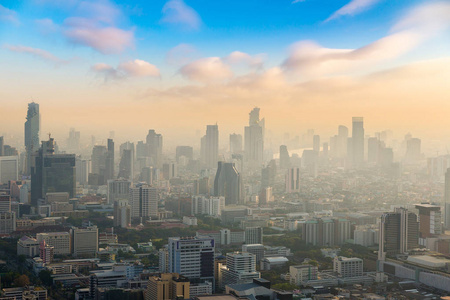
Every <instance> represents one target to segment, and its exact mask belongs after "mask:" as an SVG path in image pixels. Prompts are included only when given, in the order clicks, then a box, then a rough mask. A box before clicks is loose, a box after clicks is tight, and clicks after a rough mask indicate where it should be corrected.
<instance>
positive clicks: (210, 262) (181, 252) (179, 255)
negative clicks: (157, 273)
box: [168, 237, 214, 283]
mask: <svg viewBox="0 0 450 300" xmlns="http://www.w3.org/2000/svg"><path fill="white" fill-rule="evenodd" d="M168 246H169V248H168V252H169V272H170V273H178V274H180V275H183V276H186V277H188V278H189V279H190V280H191V281H196V280H200V281H206V280H208V281H210V282H212V283H214V239H213V238H210V237H206V238H199V237H184V238H183V237H181V238H180V237H170V238H169V243H168Z"/></svg>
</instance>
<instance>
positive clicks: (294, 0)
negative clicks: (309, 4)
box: [291, 0, 306, 4]
mask: <svg viewBox="0 0 450 300" xmlns="http://www.w3.org/2000/svg"><path fill="white" fill-rule="evenodd" d="M305 1H306V0H292V2H291V4H295V3H300V2H305Z"/></svg>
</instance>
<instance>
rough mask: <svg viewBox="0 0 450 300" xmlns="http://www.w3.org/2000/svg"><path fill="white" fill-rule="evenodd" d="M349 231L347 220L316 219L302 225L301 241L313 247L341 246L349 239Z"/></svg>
mask: <svg viewBox="0 0 450 300" xmlns="http://www.w3.org/2000/svg"><path fill="white" fill-rule="evenodd" d="M350 230H351V228H350V221H349V220H347V219H329V218H316V219H314V220H308V221H306V222H304V223H303V224H302V234H303V239H304V240H305V242H306V243H307V244H312V245H314V246H317V245H318V246H328V247H332V246H335V245H342V244H344V243H345V242H346V241H347V240H348V239H350Z"/></svg>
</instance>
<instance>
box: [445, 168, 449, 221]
mask: <svg viewBox="0 0 450 300" xmlns="http://www.w3.org/2000/svg"><path fill="white" fill-rule="evenodd" d="M444 212H445V214H444V218H445V219H444V227H445V229H450V168H448V169H447V172H445V185H444Z"/></svg>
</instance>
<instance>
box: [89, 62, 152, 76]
mask: <svg viewBox="0 0 450 300" xmlns="http://www.w3.org/2000/svg"><path fill="white" fill-rule="evenodd" d="M91 70H92V71H94V72H95V73H97V74H100V75H102V76H104V78H105V81H108V80H117V79H126V78H130V77H159V76H160V72H159V69H158V68H157V67H156V66H154V65H152V64H151V63H149V62H146V61H144V60H140V59H135V60H131V61H126V62H123V63H121V64H119V65H118V66H117V67H116V68H115V67H112V66H111V65H108V64H105V63H98V64H95V65H94V66H92V67H91Z"/></svg>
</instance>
